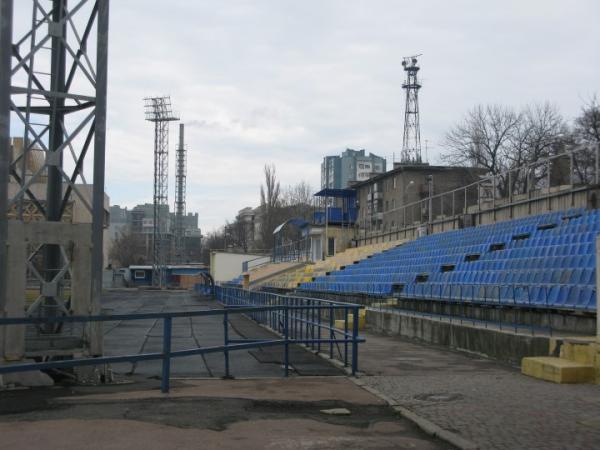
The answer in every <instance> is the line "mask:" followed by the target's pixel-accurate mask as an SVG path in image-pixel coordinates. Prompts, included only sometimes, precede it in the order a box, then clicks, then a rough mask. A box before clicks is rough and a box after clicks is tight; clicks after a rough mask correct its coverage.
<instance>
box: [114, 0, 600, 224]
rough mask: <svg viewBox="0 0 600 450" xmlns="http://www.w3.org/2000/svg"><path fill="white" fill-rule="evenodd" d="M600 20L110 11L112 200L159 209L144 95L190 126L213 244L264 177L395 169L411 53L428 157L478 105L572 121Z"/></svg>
mask: <svg viewBox="0 0 600 450" xmlns="http://www.w3.org/2000/svg"><path fill="white" fill-rule="evenodd" d="M599 13H600V7H599V6H598V2H595V1H591V0H590V1H578V2H569V4H567V3H565V2H560V1H558V0H557V1H528V2H522V1H516V0H515V1H495V2H491V1H488V2H481V1H461V2H447V1H441V0H440V1H424V2H420V3H418V5H417V6H415V4H414V2H411V3H409V2H405V1H392V0H389V1H358V0H353V1H342V0H330V1H316V0H310V1H304V2H297V1H292V0H286V1H275V0H272V1H263V2H255V1H242V0H239V1H236V0H231V1H229V0H228V1H227V2H209V1H185V0H178V1H171V2H169V4H168V6H166V4H165V2H162V1H157V0H153V1H150V0H130V1H127V2H113V3H112V4H111V35H110V51H109V58H110V66H109V72H110V73H109V83H110V84H109V123H108V143H109V153H108V159H107V190H108V193H109V195H110V196H111V200H112V202H113V203H120V204H126V205H130V206H133V205H135V204H136V203H138V202H142V201H149V199H151V196H152V156H153V155H152V147H153V133H152V124H150V123H148V122H145V121H144V117H143V101H142V99H143V98H144V97H145V96H149V95H160V94H170V95H171V96H172V100H173V105H174V108H175V109H176V110H177V111H179V112H180V114H181V117H182V120H183V122H184V123H187V124H188V126H187V128H186V141H187V145H188V148H189V155H188V163H189V169H188V202H187V204H188V210H190V211H198V212H199V213H200V224H201V226H202V227H203V228H204V229H207V230H208V229H212V228H215V227H217V226H219V225H220V224H222V223H224V221H225V220H226V219H231V218H233V216H234V215H235V213H236V212H237V210H238V209H240V208H242V207H244V206H247V205H256V204H257V203H258V199H259V186H260V183H261V181H262V167H263V165H264V164H265V163H274V164H275V165H276V166H277V172H278V174H279V176H280V179H281V182H282V184H293V183H296V182H298V181H300V180H302V179H305V180H307V181H309V182H310V183H311V184H312V185H313V187H315V188H316V187H318V183H319V171H320V163H321V159H322V157H323V156H324V155H326V154H333V153H339V152H341V151H342V150H344V149H345V148H346V147H353V148H362V147H364V148H366V149H367V151H372V152H374V153H378V154H381V155H384V156H388V157H391V155H392V153H393V152H395V153H396V155H398V153H399V151H400V147H401V140H402V125H403V108H404V105H403V101H404V99H403V92H402V88H401V85H402V78H403V72H402V66H401V65H400V63H401V57H402V56H403V55H407V54H411V53H413V52H418V53H423V54H424V55H423V57H422V59H421V67H422V70H421V75H422V78H423V86H424V87H423V89H422V91H421V112H422V116H421V123H422V136H423V141H425V140H428V141H429V147H430V156H431V157H432V159H435V158H436V156H437V155H438V154H439V151H440V148H439V145H440V142H441V141H442V140H443V135H444V133H445V131H446V130H447V129H448V127H450V126H451V125H452V124H453V123H454V122H455V121H456V120H457V119H458V118H459V117H460V116H461V115H462V114H463V113H464V112H465V110H466V109H468V108H470V107H471V106H473V105H474V104H477V103H487V102H501V103H505V104H513V105H517V106H518V105H521V104H523V103H525V102H533V101H545V100H549V101H552V102H555V103H556V104H557V105H558V106H559V107H560V108H561V109H562V111H563V113H564V114H565V116H567V117H573V116H575V115H576V114H577V113H578V111H579V107H580V105H581V103H582V99H583V98H585V97H587V96H589V95H590V94H592V93H594V91H595V90H597V89H598V84H597V77H598V72H599V70H598V69H600V60H599V56H598V52H597V44H598V42H599V32H598V28H597V25H596V21H597V19H598V17H600V14H599ZM176 130H177V127H176V126H172V127H171V149H174V148H175V144H176V141H177V136H176ZM172 153H174V151H172ZM172 156H174V155H172ZM172 169H173V164H171V173H173V170H172ZM170 183H171V192H172V188H173V185H174V178H173V177H171V180H170ZM171 201H172V199H171Z"/></svg>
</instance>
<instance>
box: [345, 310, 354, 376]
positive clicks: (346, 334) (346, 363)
mask: <svg viewBox="0 0 600 450" xmlns="http://www.w3.org/2000/svg"><path fill="white" fill-rule="evenodd" d="M355 320H356V317H354V318H353V321H355ZM344 367H348V308H344Z"/></svg>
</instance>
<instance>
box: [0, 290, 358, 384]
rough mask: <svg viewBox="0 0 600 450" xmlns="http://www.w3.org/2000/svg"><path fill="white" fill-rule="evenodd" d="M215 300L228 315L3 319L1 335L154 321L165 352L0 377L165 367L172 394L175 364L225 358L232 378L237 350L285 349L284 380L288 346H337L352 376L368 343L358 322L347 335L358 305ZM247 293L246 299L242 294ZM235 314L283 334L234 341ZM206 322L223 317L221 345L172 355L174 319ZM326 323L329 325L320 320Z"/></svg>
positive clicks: (225, 294) (231, 293)
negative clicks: (142, 364)
mask: <svg viewBox="0 0 600 450" xmlns="http://www.w3.org/2000/svg"><path fill="white" fill-rule="evenodd" d="M215 292H216V295H217V297H218V298H219V299H220V300H221V301H222V302H223V303H224V304H225V306H226V308H225V309H211V310H202V311H182V312H160V313H144V314H113V315H102V316H63V317H11V318H0V332H4V331H5V329H6V328H8V327H16V326H24V325H38V326H39V325H47V324H84V325H87V324H90V323H94V322H109V321H132V320H144V319H154V320H162V321H163V335H162V351H161V352H150V353H140V354H133V355H120V356H100V357H84V358H75V359H69V360H56V361H44V362H35V363H20V362H18V363H14V364H8V365H0V375H1V374H6V373H17V372H27V371H34V370H51V369H66V368H72V367H79V366H98V365H105V364H116V363H125V362H130V363H133V362H139V361H152V360H161V361H162V377H161V391H162V392H168V391H169V387H170V373H171V358H179V357H185V356H194V355H205V354H209V353H222V354H223V357H224V362H225V377H230V376H231V373H230V366H229V354H230V352H234V351H238V350H248V349H252V348H259V347H271V346H283V347H284V350H283V352H284V376H288V374H289V346H290V345H293V344H305V345H307V346H311V347H312V348H317V349H319V350H320V349H321V348H322V346H325V345H328V346H329V355H330V357H331V358H334V351H333V349H334V346H335V347H336V348H338V349H340V346H342V347H341V348H343V352H340V354H341V355H342V358H343V361H344V364H345V365H348V363H349V357H348V350H349V346H351V347H352V349H351V351H352V373H353V374H355V373H356V371H357V368H358V344H359V343H360V342H364V339H362V338H360V337H359V336H358V322H357V321H355V322H354V326H353V328H352V330H351V331H350V330H349V326H348V325H349V321H348V312H349V311H350V310H352V311H354V312H355V314H356V315H355V316H354V317H358V308H359V306H358V305H346V304H341V303H333V302H324V301H316V300H315V301H313V300H312V299H293V298H287V299H286V298H284V297H281V296H273V295H270V294H261V293H248V292H249V291H242V290H241V289H235V288H223V287H215ZM244 293H246V294H244ZM338 311H343V315H342V317H344V318H345V320H344V328H343V330H337V329H335V328H334V323H333V318H334V316H335V314H336V313H337V312H338ZM232 314H246V315H247V316H249V317H250V318H252V319H254V320H256V321H257V322H259V323H263V324H265V325H268V326H270V327H271V328H272V330H274V331H275V332H277V333H278V334H279V336H278V337H276V338H269V339H230V338H229V319H230V317H231V315H232ZM203 316H220V317H222V320H223V345H218V346H211V347H201V348H190V349H185V350H172V349H171V340H172V323H173V319H176V318H191V317H203ZM324 317H328V319H329V321H328V322H323V321H322V319H323V318H324Z"/></svg>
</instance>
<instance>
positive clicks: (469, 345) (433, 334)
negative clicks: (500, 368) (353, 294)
mask: <svg viewBox="0 0 600 450" xmlns="http://www.w3.org/2000/svg"><path fill="white" fill-rule="evenodd" d="M367 327H368V328H369V329H371V330H373V331H374V332H378V333H383V334H386V335H390V336H401V337H405V338H409V339H417V340H420V341H423V342H426V343H431V344H436V345H442V346H445V347H449V348H453V349H459V350H466V351H468V352H472V353H478V354H481V355H486V356H488V357H490V358H494V359H497V360H500V361H505V362H508V363H511V364H520V361H521V359H522V358H523V357H526V356H547V355H548V354H549V351H550V336H539V335H538V336H532V335H528V334H524V333H515V332H513V331H512V330H501V329H498V328H492V327H488V328H486V327H484V326H477V325H473V324H472V323H471V322H468V321H465V323H461V322H460V321H458V320H454V321H450V320H447V319H444V320H440V319H436V318H435V317H426V316H421V315H419V316H416V315H412V314H406V313H402V312H399V311H394V310H381V311H374V310H368V311H367Z"/></svg>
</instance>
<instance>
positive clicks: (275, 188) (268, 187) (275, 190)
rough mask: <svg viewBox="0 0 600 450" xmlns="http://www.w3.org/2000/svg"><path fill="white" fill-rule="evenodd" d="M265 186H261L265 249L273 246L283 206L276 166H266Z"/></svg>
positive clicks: (262, 238) (261, 212)
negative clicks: (280, 210)
mask: <svg viewBox="0 0 600 450" xmlns="http://www.w3.org/2000/svg"><path fill="white" fill-rule="evenodd" d="M264 173H265V184H264V185H261V186H260V214H261V229H260V232H261V240H262V244H263V248H265V249H268V248H272V246H273V230H274V229H275V227H276V226H277V221H278V218H279V214H278V213H279V209H280V206H281V199H280V193H281V191H280V185H279V181H278V180H277V176H276V174H275V166H274V165H268V164H265V167H264Z"/></svg>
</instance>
